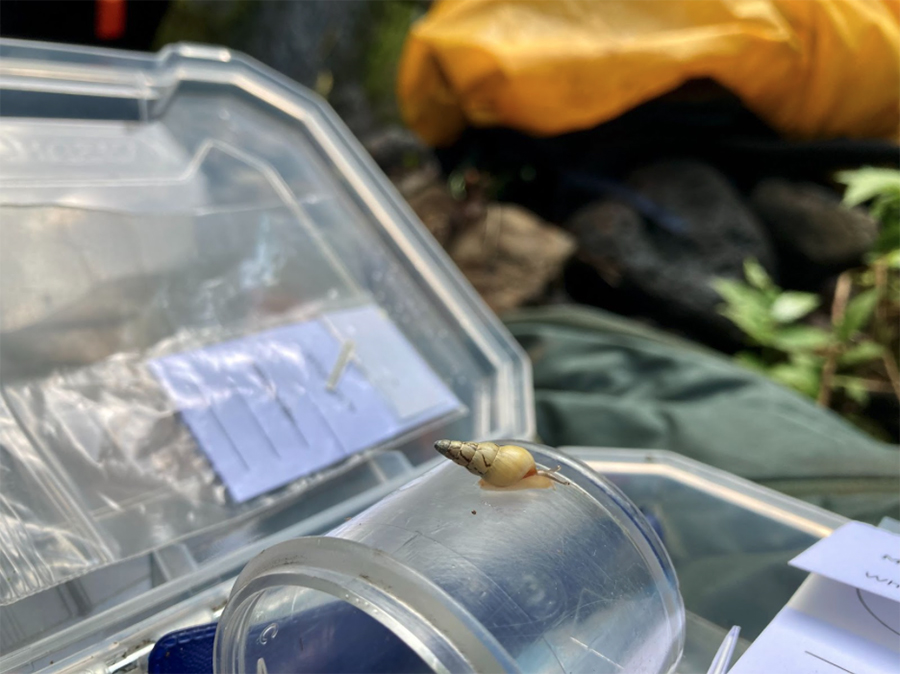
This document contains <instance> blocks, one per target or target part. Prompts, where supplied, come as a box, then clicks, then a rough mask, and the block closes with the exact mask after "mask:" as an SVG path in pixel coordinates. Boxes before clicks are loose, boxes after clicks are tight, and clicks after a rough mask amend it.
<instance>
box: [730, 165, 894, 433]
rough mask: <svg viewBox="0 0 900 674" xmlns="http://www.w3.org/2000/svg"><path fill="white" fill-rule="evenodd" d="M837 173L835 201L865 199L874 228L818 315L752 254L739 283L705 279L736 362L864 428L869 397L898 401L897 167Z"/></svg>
mask: <svg viewBox="0 0 900 674" xmlns="http://www.w3.org/2000/svg"><path fill="white" fill-rule="evenodd" d="M837 179H838V181H839V182H842V183H843V184H845V185H847V190H846V192H845V195H844V203H845V205H847V206H850V207H852V206H858V205H860V204H863V203H867V202H868V203H869V204H870V205H869V210H870V213H871V214H872V216H873V217H875V218H876V219H877V220H879V221H880V222H881V226H882V229H881V234H880V236H879V238H878V241H877V242H876V244H875V245H874V246H873V248H872V251H871V252H870V254H869V255H868V257H867V259H866V264H865V266H863V267H860V268H858V269H853V270H850V271H847V272H844V273H843V274H841V275H840V276H839V277H838V280H837V284H836V287H835V292H834V297H833V300H832V302H831V307H830V310H829V311H828V313H827V315H826V314H825V312H824V311H817V310H819V309H820V308H822V307H821V304H822V300H821V298H820V297H819V296H818V295H815V294H812V293H804V292H795V291H791V290H784V289H782V288H779V287H778V286H777V285H775V283H774V282H773V281H772V279H771V278H770V277H769V275H768V274H767V273H766V271H765V269H763V267H762V266H761V265H759V263H757V262H756V261H755V260H752V259H751V260H747V261H746V263H745V265H744V276H745V280H744V281H740V280H734V279H717V280H716V281H715V282H714V287H715V289H716V291H717V292H718V293H719V294H720V295H721V296H722V298H723V299H724V300H725V303H724V304H723V305H722V307H721V309H720V311H721V312H722V314H723V315H724V316H726V317H727V318H728V319H729V320H731V321H732V322H733V323H734V324H735V325H737V326H738V327H739V328H740V329H741V330H742V331H743V332H744V334H745V335H746V336H747V339H748V342H749V344H748V346H749V347H750V348H749V349H747V350H745V351H742V352H740V353H738V354H737V355H736V359H737V360H738V361H739V362H740V363H742V364H744V365H745V366H747V367H750V368H752V369H755V370H757V371H759V372H762V373H764V374H766V375H768V376H769V377H771V378H772V379H774V380H776V381H778V382H780V383H782V384H784V385H785V386H789V387H791V388H793V389H795V390H797V391H799V392H801V393H803V394H805V395H807V396H809V397H811V398H814V399H815V400H817V401H818V402H819V404H821V405H823V406H830V407H834V408H835V409H837V411H839V412H841V413H842V414H844V415H845V416H847V417H848V418H850V419H851V420H852V421H854V422H856V423H857V424H858V425H860V426H863V427H864V428H866V429H867V430H869V431H870V432H873V425H872V423H871V421H870V420H866V419H865V418H863V417H862V416H861V414H860V413H861V411H863V410H864V409H865V408H866V406H867V405H868V403H869V399H870V396H871V395H872V394H885V393H886V394H893V395H894V396H896V397H897V398H898V399H900V374H898V370H897V359H896V354H897V352H898V324H900V273H898V272H900V171H894V170H888V169H874V168H864V169H860V170H858V171H845V172H843V173H840V174H838V176H837ZM874 432H875V434H877V435H883V431H881V432H880V431H879V430H878V429H874Z"/></svg>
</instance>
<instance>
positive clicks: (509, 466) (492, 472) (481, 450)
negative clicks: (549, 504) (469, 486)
mask: <svg viewBox="0 0 900 674" xmlns="http://www.w3.org/2000/svg"><path fill="white" fill-rule="evenodd" d="M434 448H435V449H436V450H437V451H438V452H440V453H441V454H442V455H444V456H446V457H447V458H448V459H450V460H451V461H453V462H454V463H456V464H459V465H460V466H462V467H463V468H465V469H466V470H468V471H469V472H470V473H473V474H475V475H478V476H480V477H481V479H482V486H484V487H485V488H491V487H496V488H514V489H545V488H547V487H550V486H552V484H553V482H560V483H562V484H568V483H567V482H566V481H565V480H562V479H560V478H558V477H556V476H555V475H553V473H554V472H555V471H544V470H538V469H537V466H536V465H535V463H534V457H533V456H532V455H531V452H529V451H528V450H527V449H525V448H524V447H519V446H518V445H502V446H501V445H497V444H496V443H493V442H461V441H459V440H439V441H437V442H436V443H434Z"/></svg>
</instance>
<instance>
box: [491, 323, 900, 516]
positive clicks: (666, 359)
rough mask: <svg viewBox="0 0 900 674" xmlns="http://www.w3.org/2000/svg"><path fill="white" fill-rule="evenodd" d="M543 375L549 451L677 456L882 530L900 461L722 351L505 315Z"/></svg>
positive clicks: (539, 398)
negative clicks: (571, 448)
mask: <svg viewBox="0 0 900 674" xmlns="http://www.w3.org/2000/svg"><path fill="white" fill-rule="evenodd" d="M505 322H506V325H507V327H508V328H509V329H510V331H511V332H512V334H513V335H514V336H515V338H516V339H517V340H518V341H519V342H520V343H521V344H522V346H523V347H524V348H525V349H526V351H527V352H528V354H529V356H530V357H531V360H532V363H533V366H534V387H535V400H536V405H537V424H538V433H539V435H540V437H541V440H542V442H545V443H547V444H550V445H556V446H560V445H582V446H600V447H633V448H644V449H669V450H672V451H675V452H678V453H680V454H683V455H685V456H688V457H691V458H693V459H697V460H699V461H702V462H704V463H707V464H709V465H711V466H715V467H717V468H722V469H724V470H727V471H729V472H732V473H735V474H737V475H740V476H742V477H746V478H749V479H751V480H754V481H756V482H759V483H761V484H763V485H766V486H769V487H771V488H773V489H777V490H779V491H781V492H783V493H786V494H789V495H791V496H796V497H797V498H801V499H804V500H806V501H809V502H811V503H815V504H816V505H819V506H822V507H824V508H827V509H829V510H831V511H833V512H837V513H840V514H842V515H845V516H846V517H850V518H853V519H859V520H863V521H867V522H872V523H875V524H877V523H878V521H879V520H880V519H881V517H882V516H884V515H887V516H890V517H894V518H900V453H898V451H897V447H894V446H891V445H886V444H883V443H881V442H878V441H876V440H874V439H871V438H870V437H868V436H866V435H864V434H863V433H862V432H860V431H858V430H856V429H855V428H854V427H852V426H851V425H849V424H848V423H846V422H845V421H844V420H843V419H841V418H840V417H838V416H837V415H835V414H833V413H832V412H830V411H829V410H825V409H822V408H820V407H817V406H816V405H815V404H814V403H813V402H812V401H809V400H807V399H805V398H803V397H801V396H799V395H797V394H795V393H794V392H793V391H790V390H788V389H786V388H783V387H782V386H780V385H778V384H776V383H774V382H772V381H769V380H768V379H765V378H764V377H761V376H759V375H758V374H756V373H753V372H750V371H748V370H745V369H744V368H742V367H740V366H738V365H736V364H735V363H733V362H731V361H730V360H729V359H728V358H727V357H724V356H722V355H720V354H718V353H716V352H714V351H710V350H707V349H705V348H703V347H700V346H698V345H696V344H692V343H690V342H686V341H684V340H681V339H678V338H675V337H672V336H669V335H666V334H664V333H661V332H657V331H655V330H652V329H649V328H645V327H643V326H640V325H638V324H636V323H634V322H632V321H629V320H626V319H623V318H621V317H617V316H614V315H612V314H608V313H605V312H602V311H599V310H595V309H590V308H587V307H545V308H541V309H533V310H527V311H522V312H519V313H516V314H513V315H508V316H506V317H505Z"/></svg>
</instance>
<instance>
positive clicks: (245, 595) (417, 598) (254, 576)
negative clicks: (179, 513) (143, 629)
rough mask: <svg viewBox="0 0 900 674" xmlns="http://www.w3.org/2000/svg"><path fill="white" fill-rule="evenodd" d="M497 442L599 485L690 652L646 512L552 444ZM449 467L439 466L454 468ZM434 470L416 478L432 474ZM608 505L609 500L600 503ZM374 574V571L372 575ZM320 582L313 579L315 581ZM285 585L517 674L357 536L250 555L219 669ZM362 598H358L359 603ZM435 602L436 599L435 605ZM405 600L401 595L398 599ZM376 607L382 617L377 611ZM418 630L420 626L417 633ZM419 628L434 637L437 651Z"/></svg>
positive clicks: (234, 660) (592, 493)
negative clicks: (256, 612)
mask: <svg viewBox="0 0 900 674" xmlns="http://www.w3.org/2000/svg"><path fill="white" fill-rule="evenodd" d="M493 442H495V443H497V444H498V445H504V444H517V445H520V446H522V447H525V448H526V449H528V450H529V451H530V452H531V453H532V455H533V456H534V458H535V461H536V462H537V463H538V464H539V465H541V466H543V467H545V468H552V467H555V466H557V465H560V466H562V467H563V468H564V470H563V472H562V475H563V476H564V477H565V479H566V480H568V481H569V482H570V486H572V487H576V488H579V489H581V490H582V491H584V492H585V493H586V494H587V495H588V496H589V497H590V498H592V499H594V500H595V501H597V502H598V503H599V501H598V499H597V497H596V491H597V490H599V491H601V492H602V493H603V494H604V495H605V496H607V497H608V498H610V499H611V500H612V501H614V502H615V504H616V505H617V506H618V507H619V509H620V511H621V516H619V517H616V515H617V514H618V513H610V514H611V515H613V516H614V517H615V519H616V521H617V522H618V523H619V524H620V526H622V528H623V529H625V530H626V531H627V532H628V534H629V535H630V539H631V541H632V542H633V544H634V545H635V546H636V547H637V548H638V551H639V552H640V553H641V556H642V557H643V558H644V560H645V561H646V563H647V567H648V570H649V571H650V573H651V574H652V576H653V578H654V580H655V581H656V584H657V587H659V588H660V597H661V599H662V601H663V604H664V607H665V610H666V613H667V617H668V619H669V620H668V622H669V624H670V625H671V624H673V623H674V624H675V625H676V626H677V630H676V634H675V637H676V640H677V650H676V652H677V653H678V654H679V658H676V661H675V662H673V663H672V666H671V668H670V670H669V671H674V669H675V667H676V666H677V661H678V659H680V654H681V652H682V651H683V649H684V639H685V633H684V625H685V614H684V602H683V600H682V598H681V593H680V591H679V584H678V578H677V576H676V574H675V569H674V565H673V564H672V560H671V558H670V557H669V553H668V552H667V551H666V549H665V547H664V546H663V543H662V541H661V540H660V539H659V536H658V535H657V534H656V532H655V531H654V530H653V528H652V527H651V526H650V524H649V523H648V522H647V520H646V518H645V517H644V516H643V514H642V513H641V512H640V510H639V509H638V508H637V506H635V505H634V503H632V502H631V501H630V500H629V499H628V497H627V496H625V494H624V493H623V492H622V491H620V490H619V489H618V487H616V486H615V485H613V484H612V483H610V482H608V481H607V480H605V479H604V478H603V477H602V476H601V475H600V474H599V473H597V472H596V471H594V470H593V469H591V468H590V467H589V466H588V465H587V464H585V463H583V462H582V461H580V460H578V459H575V458H573V457H571V456H569V455H568V454H565V453H563V452H560V451H558V450H555V449H553V448H550V447H547V446H544V445H538V444H535V443H530V442H523V441H521V440H510V439H497V440H493ZM453 469H455V468H454V467H453V466H452V465H450V464H449V463H446V464H441V465H439V466H437V467H435V468H434V469H433V471H438V470H453ZM433 471H429V472H428V473H426V474H425V475H423V476H421V477H420V478H418V480H424V479H427V476H428V475H429V474H430V473H431V472H433ZM601 507H602V506H601ZM373 571H375V573H373ZM310 583H313V584H310ZM282 586H294V587H306V588H311V589H315V590H319V591H322V592H326V593H327V594H330V595H332V596H334V597H336V598H338V599H341V600H344V601H348V600H349V602H350V603H351V605H355V606H356V608H359V609H360V610H363V611H365V612H366V613H368V614H369V615H370V616H371V617H372V618H374V619H375V620H377V621H378V622H380V623H381V624H382V625H384V626H385V627H387V628H388V629H390V630H391V631H392V632H393V633H394V634H395V635H396V636H398V637H399V638H400V639H401V640H402V641H403V642H404V643H405V644H406V645H407V646H409V647H410V648H411V649H412V650H413V651H414V652H415V653H416V654H417V655H418V656H419V657H420V658H422V660H424V661H425V663H426V664H428V665H429V666H430V667H431V668H432V669H433V670H434V671H436V672H444V671H448V670H449V671H453V672H456V671H460V672H482V673H487V672H519V671H520V669H519V666H518V664H517V663H516V661H515V659H514V658H513V657H512V656H511V655H510V654H509V653H508V652H507V651H506V649H505V648H503V646H502V645H501V644H500V643H499V642H498V641H497V640H496V638H495V637H494V636H493V634H491V633H490V631H488V630H487V629H486V628H485V627H484V626H482V625H481V623H480V622H479V621H478V620H477V619H476V618H475V617H474V616H472V615H471V614H470V613H469V612H468V611H467V610H466V609H465V608H464V607H463V606H461V605H460V604H459V603H458V602H457V601H456V600H455V599H453V598H452V597H451V596H450V595H449V594H448V593H447V592H445V591H444V590H443V589H441V588H440V587H439V586H437V585H436V584H435V583H433V582H432V581H431V580H429V579H428V578H426V577H425V576H423V575H422V574H420V573H419V572H418V571H415V570H413V569H411V568H409V567H407V566H406V565H405V564H403V563H402V562H399V561H397V560H396V559H394V558H393V557H391V556H390V555H389V554H387V553H385V552H383V551H381V550H378V549H376V548H370V547H369V546H366V545H363V544H361V543H357V542H355V541H351V540H347V539H342V538H333V537H329V536H318V537H308V538H299V539H294V540H290V541H285V542H284V543H280V544H278V545H276V546H273V547H272V548H269V549H268V550H266V551H265V552H263V553H261V554H260V555H259V556H257V557H256V558H255V559H254V560H252V561H251V562H250V563H249V564H247V566H246V567H245V568H244V570H243V571H242V572H241V574H240V576H238V579H237V581H235V584H234V586H233V588H232V592H231V596H230V598H229V600H228V604H227V606H226V608H225V611H224V613H223V614H222V617H221V619H220V620H219V628H218V630H217V631H216V641H215V650H214V658H213V661H214V662H213V671H214V673H215V674H231V673H233V672H242V671H244V669H243V668H242V665H243V662H244V659H243V657H242V656H243V651H242V645H243V644H244V642H245V638H246V636H247V627H248V626H247V624H246V623H247V618H248V614H249V612H250V611H251V610H252V608H253V603H254V602H253V598H254V597H255V596H256V595H258V594H259V593H261V592H263V591H265V590H267V589H271V588H275V587H282ZM354 598H355V599H357V600H358V602H354V601H353V599H354ZM433 599H437V601H434V600H433ZM398 600H399V601H398ZM375 611H377V613H375ZM410 626H413V627H414V628H415V629H412V630H411V629H410ZM416 630H422V632H424V633H427V635H428V637H429V638H430V639H431V640H432V641H431V643H436V644H440V646H441V648H440V652H434V651H433V650H432V649H431V648H429V647H428V646H427V645H426V644H425V643H424V641H423V640H422V639H420V638H418V637H416V636H415V634H414V632H415V631H416Z"/></svg>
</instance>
